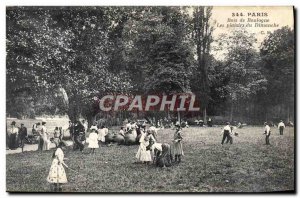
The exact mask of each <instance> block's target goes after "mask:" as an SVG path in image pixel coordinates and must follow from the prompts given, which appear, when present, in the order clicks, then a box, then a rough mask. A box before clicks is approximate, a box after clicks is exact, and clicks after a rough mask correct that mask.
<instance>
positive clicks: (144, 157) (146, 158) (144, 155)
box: [135, 133, 152, 164]
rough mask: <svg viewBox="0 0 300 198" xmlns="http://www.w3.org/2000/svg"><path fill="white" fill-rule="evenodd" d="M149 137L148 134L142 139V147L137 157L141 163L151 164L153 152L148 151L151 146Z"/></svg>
mask: <svg viewBox="0 0 300 198" xmlns="http://www.w3.org/2000/svg"><path fill="white" fill-rule="evenodd" d="M149 140H150V138H149V136H148V135H147V133H145V134H143V135H142V136H141V138H140V146H139V149H138V152H137V153H136V155H135V157H136V158H137V159H138V161H139V162H142V163H147V164H149V163H150V162H151V161H152V159H151V152H150V150H147V146H148V145H149Z"/></svg>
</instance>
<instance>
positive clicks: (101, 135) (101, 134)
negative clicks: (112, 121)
mask: <svg viewBox="0 0 300 198" xmlns="http://www.w3.org/2000/svg"><path fill="white" fill-rule="evenodd" d="M106 135H107V134H106V128H105V127H104V126H103V125H102V126H101V127H100V129H99V130H98V141H99V144H100V145H105V136H106Z"/></svg>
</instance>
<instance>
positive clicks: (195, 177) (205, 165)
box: [6, 126, 295, 192]
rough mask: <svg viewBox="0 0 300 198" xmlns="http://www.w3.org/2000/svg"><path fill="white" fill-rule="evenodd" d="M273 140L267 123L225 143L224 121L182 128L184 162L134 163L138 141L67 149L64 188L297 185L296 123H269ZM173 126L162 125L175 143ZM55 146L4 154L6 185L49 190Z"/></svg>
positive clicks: (163, 136) (164, 137)
mask: <svg viewBox="0 0 300 198" xmlns="http://www.w3.org/2000/svg"><path fill="white" fill-rule="evenodd" d="M271 130H272V135H271V137H270V143H271V145H270V146H267V145H264V143H265V142H264V135H263V127H250V126H248V127H246V128H243V129H237V131H238V132H239V137H235V138H234V143H233V144H232V145H223V146H222V145H221V144H220V142H221V138H222V137H221V136H220V131H221V129H220V127H214V128H187V129H183V137H184V141H183V149H184V153H185V156H184V158H183V162H182V163H181V164H179V165H174V166H172V167H169V168H157V167H155V166H154V165H145V164H136V163H134V162H135V161H136V160H135V154H136V152H137V150H138V146H137V145H134V146H118V145H112V146H110V147H100V149H99V150H97V153H96V155H95V156H93V155H89V154H88V152H89V150H88V148H86V149H85V151H84V153H83V154H82V153H80V152H79V151H72V150H71V149H70V148H67V149H66V150H65V157H66V158H68V160H66V161H65V162H66V164H68V165H69V167H70V168H72V169H74V170H76V171H78V172H79V173H76V172H73V171H71V170H68V169H66V172H67V177H68V180H69V183H68V184H65V185H64V186H63V191H65V192H270V191H286V190H294V189H295V186H294V179H295V178H294V171H295V170H294V168H295V167H294V128H289V127H288V128H286V129H285V132H284V136H279V134H278V130H277V129H276V128H271ZM173 133H174V131H173V130H171V129H165V130H161V131H159V140H160V142H168V143H171V139H172V137H173ZM52 152H53V151H46V152H43V153H40V152H36V151H32V152H26V153H20V154H11V155H7V156H6V188H7V191H31V192H37V191H43V192H45V191H49V190H50V186H49V184H48V183H47V181H46V177H47V175H48V172H49V169H50V166H51V162H52V159H51V157H52Z"/></svg>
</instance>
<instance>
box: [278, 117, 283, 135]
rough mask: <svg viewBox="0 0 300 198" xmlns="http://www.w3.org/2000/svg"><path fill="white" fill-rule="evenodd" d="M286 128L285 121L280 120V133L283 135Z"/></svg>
mask: <svg viewBox="0 0 300 198" xmlns="http://www.w3.org/2000/svg"><path fill="white" fill-rule="evenodd" d="M284 128H285V125H284V123H283V121H282V120H280V122H279V124H278V129H279V134H280V135H283V130H284Z"/></svg>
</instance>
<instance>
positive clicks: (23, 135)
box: [19, 123, 27, 153]
mask: <svg viewBox="0 0 300 198" xmlns="http://www.w3.org/2000/svg"><path fill="white" fill-rule="evenodd" d="M26 138H27V128H26V127H25V126H24V124H23V123H22V124H21V127H20V129H19V139H20V147H21V148H22V153H23V151H24V146H25V139H26Z"/></svg>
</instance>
